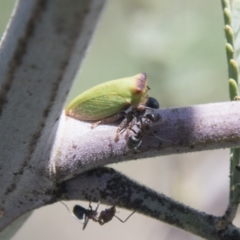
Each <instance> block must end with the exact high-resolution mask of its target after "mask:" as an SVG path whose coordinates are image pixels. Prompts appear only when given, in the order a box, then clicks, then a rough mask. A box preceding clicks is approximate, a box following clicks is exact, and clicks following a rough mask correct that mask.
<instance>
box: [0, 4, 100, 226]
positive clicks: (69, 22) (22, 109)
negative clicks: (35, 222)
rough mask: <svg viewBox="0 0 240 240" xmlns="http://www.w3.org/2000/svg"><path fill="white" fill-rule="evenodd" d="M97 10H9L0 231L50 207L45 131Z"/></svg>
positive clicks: (3, 67)
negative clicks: (30, 213) (22, 217)
mask: <svg viewBox="0 0 240 240" xmlns="http://www.w3.org/2000/svg"><path fill="white" fill-rule="evenodd" d="M103 3H104V1H98V0H92V1H91V0H69V1H66V0H53V1H46V0H34V1H32V0H31V1H30V0H21V1H19V2H18V4H17V6H16V9H15V14H14V17H13V18H12V20H11V22H10V23H9V26H8V29H7V31H6V33H5V36H4V38H3V41H2V42H1V52H0V136H1V139H2V141H1V144H0V152H1V154H0V163H1V167H0V185H1V188H0V199H1V201H0V210H1V212H2V214H1V215H2V217H1V219H0V230H2V229H4V228H5V227H6V226H7V225H9V224H10V223H11V222H12V221H13V220H15V219H16V218H18V217H19V216H21V215H22V214H23V213H25V212H27V211H29V210H31V209H34V208H36V207H38V206H41V205H43V203H47V202H51V201H53V194H52V192H53V191H56V186H55V184H56V183H55V180H54V176H50V175H49V172H48V171H47V168H48V162H49V154H50V150H51V147H52V144H53V142H54V135H55V133H54V132H53V131H52V128H53V126H54V124H55V122H56V121H57V119H58V118H59V114H60V113H61V109H62V107H63V104H64V102H65V99H66V96H67V93H68V91H69V89H70V87H71V84H72V81H73V79H74V77H75V75H76V72H77V70H78V68H79V64H80V63H81V61H82V59H83V57H84V55H85V51H86V49H87V46H88V44H89V40H90V39H91V36H92V33H93V30H94V27H95V25H96V23H97V21H98V17H99V14H100V12H101V9H102V7H103ZM46 143H48V144H46Z"/></svg>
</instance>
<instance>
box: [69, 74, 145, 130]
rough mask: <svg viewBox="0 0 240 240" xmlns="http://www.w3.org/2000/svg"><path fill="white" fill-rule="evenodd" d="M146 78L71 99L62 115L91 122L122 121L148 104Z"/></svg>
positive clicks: (112, 83)
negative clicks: (127, 114)
mask: <svg viewBox="0 0 240 240" xmlns="http://www.w3.org/2000/svg"><path fill="white" fill-rule="evenodd" d="M147 82H148V81H147V75H146V74H145V73H140V74H137V75H135V76H132V77H128V78H122V79H117V80H112V81H108V82H105V83H102V84H99V85H97V86H95V87H93V88H91V89H89V90H87V91H85V92H83V93H82V94H80V95H79V96H77V97H76V98H75V99H73V100H72V101H71V102H70V103H69V105H68V106H67V107H66V110H65V112H66V115H67V116H70V117H72V118H75V119H78V120H82V121H91V122H94V124H93V125H92V128H93V127H95V126H97V125H98V124H101V123H110V122H114V121H116V120H118V119H120V118H122V117H124V111H125V110H127V109H130V111H132V110H134V109H138V108H140V107H142V106H144V105H145V103H146V102H147V100H148V94H147V92H148V89H149V88H148V86H147Z"/></svg>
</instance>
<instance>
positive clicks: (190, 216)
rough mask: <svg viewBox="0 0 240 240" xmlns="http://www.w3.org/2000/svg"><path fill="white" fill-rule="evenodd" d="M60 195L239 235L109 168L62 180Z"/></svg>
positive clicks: (205, 233) (207, 232) (198, 231)
mask: <svg viewBox="0 0 240 240" xmlns="http://www.w3.org/2000/svg"><path fill="white" fill-rule="evenodd" d="M62 187H63V189H64V190H63V199H65V200H67V199H71V200H89V201H96V202H98V201H101V202H102V203H107V204H111V205H115V206H116V205H117V206H120V207H125V208H127V209H132V210H136V211H137V212H139V213H142V214H144V215H147V216H151V217H152V218H155V219H158V220H160V221H163V222H166V223H168V224H171V225H174V226H176V227H178V228H181V229H184V230H186V231H189V232H191V233H193V234H195V235H198V236H201V237H203V238H206V239H212V240H215V239H216V240H218V239H225V240H227V239H239V238H240V229H238V228H236V227H235V226H233V225H232V224H231V223H229V222H228V223H226V222H225V221H224V219H222V218H221V217H215V216H212V215H208V214H206V213H203V212H199V211H197V210H195V209H192V208H190V207H188V206H184V205H183V204H181V203H178V202H176V201H174V200H172V199H170V198H168V197H166V196H164V195H163V194H160V193H157V192H155V191H153V190H151V189H149V188H147V187H145V186H143V185H140V184H138V183H136V182H134V181H133V180H131V179H129V178H127V177H126V176H124V175H122V174H120V173H118V172H116V171H114V170H113V169H110V168H98V169H94V170H91V171H88V172H86V173H83V174H81V175H80V176H78V177H76V178H73V179H71V180H67V181H66V182H64V183H63V185H62Z"/></svg>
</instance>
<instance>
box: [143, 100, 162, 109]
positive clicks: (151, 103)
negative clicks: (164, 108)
mask: <svg viewBox="0 0 240 240" xmlns="http://www.w3.org/2000/svg"><path fill="white" fill-rule="evenodd" d="M146 106H147V107H150V108H154V109H158V108H159V107H160V106H159V103H158V101H157V99H155V98H153V97H149V98H148V100H147V102H146Z"/></svg>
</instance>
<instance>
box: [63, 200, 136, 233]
mask: <svg viewBox="0 0 240 240" xmlns="http://www.w3.org/2000/svg"><path fill="white" fill-rule="evenodd" d="M61 203H62V204H63V205H65V207H66V208H67V209H68V211H69V212H71V211H70V210H69V208H68V206H67V205H66V204H65V203H63V202H61ZM99 205H100V202H98V204H97V207H96V208H95V210H93V209H92V206H91V202H90V203H89V209H86V208H84V207H82V206H80V205H75V206H74V207H73V211H72V212H71V214H72V215H73V216H74V217H76V218H77V219H79V220H81V221H83V230H84V229H85V228H86V226H87V224H88V221H89V219H92V220H93V221H94V222H98V223H99V224H100V225H104V224H105V223H107V222H110V221H111V220H112V218H113V217H115V218H117V219H118V220H119V221H120V222H122V223H125V222H126V221H127V220H128V219H129V218H130V217H131V216H132V215H133V214H134V213H135V211H133V212H132V213H131V214H130V215H129V216H128V217H127V218H126V219H125V220H122V219H121V218H119V217H118V216H116V215H115V213H116V207H115V206H112V207H109V208H106V209H104V210H102V211H101V212H100V213H99V212H98V211H97V210H98V207H99Z"/></svg>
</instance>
